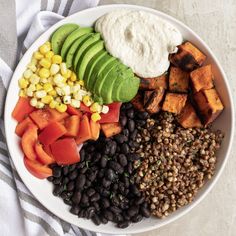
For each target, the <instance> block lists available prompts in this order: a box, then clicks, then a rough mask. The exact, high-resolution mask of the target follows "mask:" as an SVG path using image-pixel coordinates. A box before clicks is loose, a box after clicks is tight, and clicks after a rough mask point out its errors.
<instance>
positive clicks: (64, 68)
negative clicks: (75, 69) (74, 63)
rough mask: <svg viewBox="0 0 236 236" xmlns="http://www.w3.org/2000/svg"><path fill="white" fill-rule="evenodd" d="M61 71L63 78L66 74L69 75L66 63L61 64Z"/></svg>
mask: <svg viewBox="0 0 236 236" xmlns="http://www.w3.org/2000/svg"><path fill="white" fill-rule="evenodd" d="M60 69H61V74H62V75H63V76H65V75H66V73H67V68H66V63H65V62H63V63H61V64H60Z"/></svg>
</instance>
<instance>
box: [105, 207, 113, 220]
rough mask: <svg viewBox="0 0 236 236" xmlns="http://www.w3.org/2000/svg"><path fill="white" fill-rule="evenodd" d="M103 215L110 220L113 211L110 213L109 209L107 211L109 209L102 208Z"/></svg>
mask: <svg viewBox="0 0 236 236" xmlns="http://www.w3.org/2000/svg"><path fill="white" fill-rule="evenodd" d="M103 215H104V217H105V218H106V219H107V220H109V221H112V220H113V217H114V215H113V213H112V212H111V211H109V210H104V212H103Z"/></svg>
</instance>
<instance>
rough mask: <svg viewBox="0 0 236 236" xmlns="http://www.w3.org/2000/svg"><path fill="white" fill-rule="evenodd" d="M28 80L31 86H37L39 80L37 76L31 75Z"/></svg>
mask: <svg viewBox="0 0 236 236" xmlns="http://www.w3.org/2000/svg"><path fill="white" fill-rule="evenodd" d="M29 80H30V83H31V84H38V83H39V80H40V78H39V77H38V75H36V74H32V75H31V76H30V79H29Z"/></svg>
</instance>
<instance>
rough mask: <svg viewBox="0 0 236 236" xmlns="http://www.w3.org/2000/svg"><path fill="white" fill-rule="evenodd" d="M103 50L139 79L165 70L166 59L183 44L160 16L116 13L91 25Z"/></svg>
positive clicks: (167, 61)
mask: <svg viewBox="0 0 236 236" xmlns="http://www.w3.org/2000/svg"><path fill="white" fill-rule="evenodd" d="M95 30H96V31H97V32H100V33H101V35H102V37H103V39H104V41H105V45H106V49H107V50H108V52H110V53H111V55H112V56H114V57H117V58H119V59H120V60H121V61H122V62H123V63H124V64H125V65H127V66H129V67H130V68H131V69H132V70H133V71H134V73H136V74H137V75H138V76H140V77H143V78H148V77H149V78H151V77H156V76H159V75H162V74H163V73H164V72H166V71H167V70H168V67H169V65H170V62H169V60H168V56H169V54H170V53H174V52H176V51H177V47H176V46H177V45H180V44H181V43H182V41H183V38H182V35H181V33H180V31H179V30H178V29H177V28H175V27H174V26H173V25H172V24H170V23H169V22H167V21H165V20H163V19H161V18H160V17H158V16H156V15H154V14H151V13H148V12H145V11H131V10H117V11H113V12H110V13H108V14H105V15H104V16H102V17H101V18H99V19H98V20H97V22H96V24H95Z"/></svg>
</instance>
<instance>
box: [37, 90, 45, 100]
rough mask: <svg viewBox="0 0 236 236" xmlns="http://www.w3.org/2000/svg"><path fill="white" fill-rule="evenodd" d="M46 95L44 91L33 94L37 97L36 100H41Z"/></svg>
mask: <svg viewBox="0 0 236 236" xmlns="http://www.w3.org/2000/svg"><path fill="white" fill-rule="evenodd" d="M46 95H47V93H46V91H44V90H39V91H37V92H36V93H35V96H36V97H37V98H43V97H45V96H46Z"/></svg>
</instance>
